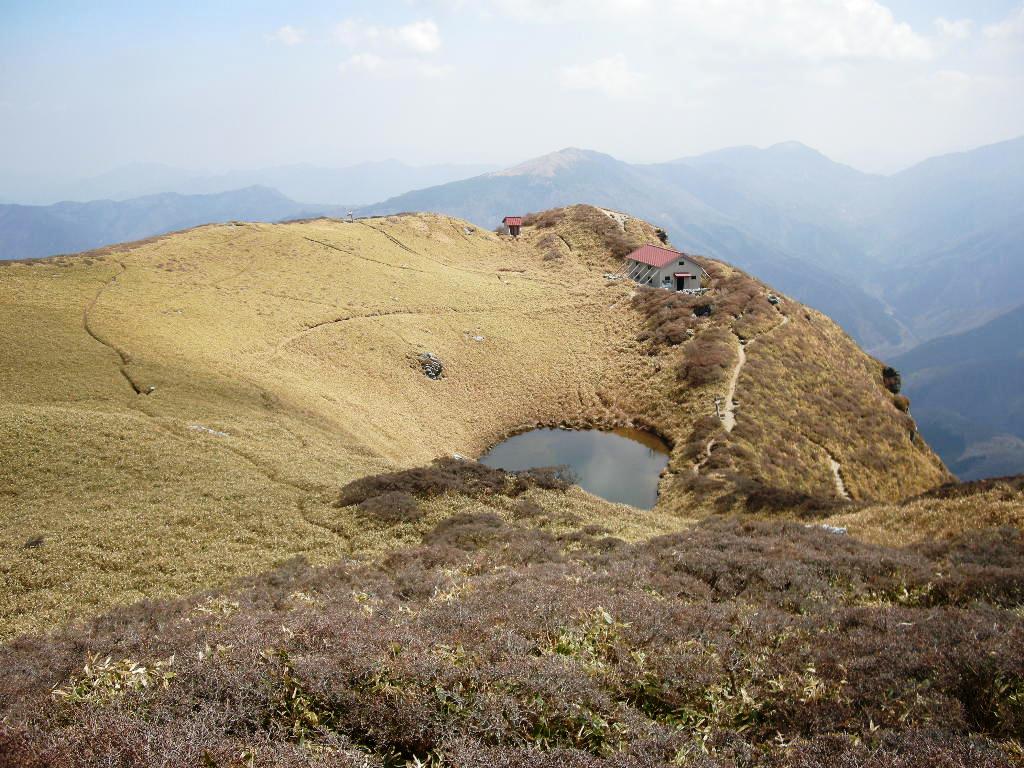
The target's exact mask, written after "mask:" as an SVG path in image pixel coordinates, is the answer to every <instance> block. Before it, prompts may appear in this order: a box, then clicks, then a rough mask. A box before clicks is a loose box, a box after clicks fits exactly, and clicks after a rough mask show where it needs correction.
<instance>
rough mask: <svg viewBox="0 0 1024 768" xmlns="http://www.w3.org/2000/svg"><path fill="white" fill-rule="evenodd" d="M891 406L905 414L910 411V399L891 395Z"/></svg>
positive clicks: (904, 396)
mask: <svg viewBox="0 0 1024 768" xmlns="http://www.w3.org/2000/svg"><path fill="white" fill-rule="evenodd" d="M892 404H893V405H895V406H896V408H897V409H898V410H901V411H903V412H904V413H907V412H909V411H910V398H909V397H907V396H906V395H893V396H892Z"/></svg>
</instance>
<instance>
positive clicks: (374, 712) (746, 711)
mask: <svg viewBox="0 0 1024 768" xmlns="http://www.w3.org/2000/svg"><path fill="white" fill-rule="evenodd" d="M603 534H604V532H603V530H602V529H601V528H599V527H588V528H584V529H582V530H578V531H575V532H573V533H571V534H566V535H562V536H555V535H553V534H552V533H550V532H548V531H545V530H538V529H534V528H529V527H524V526H522V525H520V524H518V523H509V522H506V521H504V520H503V519H502V518H500V517H498V516H496V515H493V514H490V513H472V514H460V515H456V516H453V517H451V518H449V519H447V520H444V521H443V522H441V523H440V524H438V525H437V526H436V527H435V528H434V529H433V530H432V531H430V532H429V533H428V534H426V536H425V537H424V540H423V542H422V544H420V545H419V546H416V547H413V548H410V549H406V550H402V551H398V552H395V553H393V554H392V555H390V556H389V557H388V558H387V559H386V560H385V561H384V562H383V563H381V564H370V563H358V562H343V563H339V564H338V565H336V566H334V567H328V568H311V567H307V566H305V565H303V564H301V563H291V564H288V565H286V566H283V567H282V568H280V569H278V570H276V571H274V572H271V573H269V574H266V575H264V576H263V577H260V578H258V579H254V580H252V581H251V582H250V583H249V584H248V585H246V586H244V587H242V588H240V589H239V590H237V591H236V592H235V593H233V594H232V595H231V597H230V600H226V601H225V600H223V599H221V601H220V602H217V601H216V600H211V599H209V598H207V599H205V600H196V599H193V600H181V601H171V602H156V603H145V604H141V605H138V606H135V607H132V608H126V609H123V610H120V611H117V612H115V613H113V614H110V615H108V616H105V617H102V618H99V619H97V620H95V621H93V622H92V623H91V624H89V625H87V626H85V627H81V628H69V629H63V630H59V631H57V632H55V633H54V634H51V635H47V636H40V637H27V638H22V639H20V640H18V641H15V642H14V643H11V644H10V645H8V646H6V647H4V648H2V649H0V765H4V766H7V765H10V766H15V765H17V766H24V767H25V768H35V767H37V766H43V765H76V766H78V765H81V766H101V765H102V766H109V765H167V764H175V765H186V764H188V765H206V766H250V765H251V766H270V765H283V766H300V765H301V766H321V765H324V766H326V765H342V766H346V765H368V766H402V765H410V766H411V765H435V766H484V765H501V766H537V765H542V766H560V767H561V766H594V767H597V766H612V765H615V766H637V767H638V768H639V767H640V766H644V767H650V768H653V766H668V765H683V766H701V767H702V768H719V767H720V768H726V766H743V767H744V768H753V767H754V766H766V767H768V766H772V767H781V766H816V765H829V766H833V765H835V766H860V765H871V766H894V767H895V766H912V765H920V764H922V763H921V762H920V761H921V760H922V759H926V760H927V764H929V765H934V766H951V767H952V766H957V767H958V768H963V767H965V766H978V767H979V768H980V766H993V767H996V768H998V767H1000V766H1009V765H1011V764H1013V761H1014V759H1015V758H1014V755H1016V756H1017V757H1019V755H1020V749H1021V745H1020V741H1019V739H1020V737H1021V734H1022V733H1024V617H1022V613H1021V604H1022V601H1024V539H1022V536H1021V534H1020V532H1019V531H1017V530H1011V529H993V530H988V531H984V532H981V533H979V532H973V533H972V534H971V535H970V536H968V537H963V538H959V539H953V540H950V541H944V542H931V543H928V544H923V545H920V546H915V547H912V548H908V549H893V548H887V547H880V546H872V545H868V544H864V543H861V542H858V541H856V540H854V539H852V538H851V537H848V536H842V535H838V534H836V533H833V532H830V531H828V530H825V529H822V528H820V527H818V526H807V525H804V524H801V523H786V522H781V521H763V522H757V521H750V520H746V521H744V520H739V519H723V518H717V519H711V520H709V521H706V522H705V523H703V524H701V525H700V526H698V527H696V528H694V529H691V530H689V531H687V532H683V533H678V534H672V535H668V536H660V537H656V538H653V539H650V540H648V541H643V542H639V543H636V544H627V543H625V542H622V541H619V540H617V539H612V538H609V537H607V536H605V535H603ZM214 604H217V605H222V604H223V605H229V606H231V610H209V609H208V607H209V606H210V605H214ZM107 656H110V657H112V658H113V659H119V660H120V659H123V660H124V661H121V662H117V663H116V664H115V665H114V666H115V667H116V669H118V670H128V671H129V673H130V675H129V677H131V675H135V673H134V672H132V670H138V669H140V668H144V669H147V670H157V669H159V675H160V681H161V682H160V684H158V685H134V684H133V685H123V686H120V687H119V688H118V690H117V692H116V695H107V693H104V695H103V696H96V697H93V696H90V695H85V696H80V697H76V698H74V699H69V698H67V697H62V696H54V695H53V693H52V692H53V690H54V689H56V690H58V691H61V690H84V691H86V693H87V694H88V691H89V685H88V684H86V683H83V680H86V681H87V680H88V679H91V678H89V677H88V675H84V674H83V666H84V665H89V664H93V665H94V664H95V659H97V658H106V657H107ZM157 662H160V663H161V664H162V666H159V667H158V666H157ZM126 674H127V673H126ZM118 679H120V678H118ZM133 679H134V678H133Z"/></svg>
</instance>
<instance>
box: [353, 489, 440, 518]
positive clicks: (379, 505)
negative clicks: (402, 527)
mask: <svg viewBox="0 0 1024 768" xmlns="http://www.w3.org/2000/svg"><path fill="white" fill-rule="evenodd" d="M356 509H357V511H358V514H360V515H361V516H363V517H366V518H368V519H370V520H376V521H377V522H381V523H386V524H388V525H394V524H396V523H413V522H416V521H417V520H419V519H420V518H422V517H423V510H421V509H420V506H419V504H417V503H416V498H415V497H414V496H410V495H409V494H408V493H403V492H401V491H389V492H387V493H384V494H382V495H380V496H370V497H369V498H366V499H363V500H362V501H361V502H359V504H358V506H357V507H356Z"/></svg>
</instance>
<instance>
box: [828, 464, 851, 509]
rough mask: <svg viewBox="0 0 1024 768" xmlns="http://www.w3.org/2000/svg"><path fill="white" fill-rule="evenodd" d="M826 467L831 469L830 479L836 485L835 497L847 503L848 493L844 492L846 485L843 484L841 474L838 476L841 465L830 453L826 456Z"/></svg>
mask: <svg viewBox="0 0 1024 768" xmlns="http://www.w3.org/2000/svg"><path fill="white" fill-rule="evenodd" d="M828 465H829V467H830V468H831V469H832V479H833V480H834V481H835V484H836V495H838V496H839V498H841V499H846V501H849V500H850V492H849V491H847V490H846V483H844V482H843V476H842V474H840V472H841V470H842V468H843V466H842V464H840V463H839V462H838V461H836V460H835V457H834V456H833V455H832V454H831V453H830V454H828Z"/></svg>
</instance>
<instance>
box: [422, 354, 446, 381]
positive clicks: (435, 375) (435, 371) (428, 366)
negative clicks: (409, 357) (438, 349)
mask: <svg viewBox="0 0 1024 768" xmlns="http://www.w3.org/2000/svg"><path fill="white" fill-rule="evenodd" d="M419 360H420V367H421V368H422V369H423V374H424V375H425V376H426V377H427V378H428V379H433V380H434V381H437V380H438V379H440V378H441V377H442V376H444V363H442V362H441V361H440V359H438V357H437V355H435V354H434V353H433V352H422V353H421V354H420V357H419Z"/></svg>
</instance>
